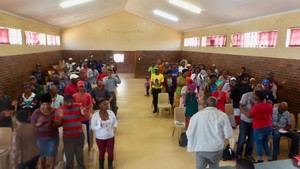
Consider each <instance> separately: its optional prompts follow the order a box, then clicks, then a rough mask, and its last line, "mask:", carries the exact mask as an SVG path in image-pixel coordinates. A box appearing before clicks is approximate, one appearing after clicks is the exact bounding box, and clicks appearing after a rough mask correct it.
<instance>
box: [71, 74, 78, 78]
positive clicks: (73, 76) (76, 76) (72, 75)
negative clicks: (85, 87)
mask: <svg viewBox="0 0 300 169" xmlns="http://www.w3.org/2000/svg"><path fill="white" fill-rule="evenodd" d="M77 78H79V76H78V75H76V74H71V76H70V79H77Z"/></svg>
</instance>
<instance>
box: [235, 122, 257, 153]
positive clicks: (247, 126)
mask: <svg viewBox="0 0 300 169" xmlns="http://www.w3.org/2000/svg"><path fill="white" fill-rule="evenodd" d="M246 136H248V141H247V144H246V149H245V156H252V150H253V146H254V138H253V128H252V123H247V122H245V121H243V120H241V123H240V133H239V139H238V143H237V150H236V153H237V155H239V156H242V152H243V146H244V142H245V140H246Z"/></svg>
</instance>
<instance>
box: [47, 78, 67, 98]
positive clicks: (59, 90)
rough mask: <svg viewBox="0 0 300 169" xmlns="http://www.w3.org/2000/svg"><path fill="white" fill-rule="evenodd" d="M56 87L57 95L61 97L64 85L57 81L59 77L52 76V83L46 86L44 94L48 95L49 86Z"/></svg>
mask: <svg viewBox="0 0 300 169" xmlns="http://www.w3.org/2000/svg"><path fill="white" fill-rule="evenodd" d="M53 85H54V86H56V87H57V89H58V94H60V95H63V94H64V91H65V88H66V85H65V84H64V82H60V81H59V76H58V75H53V82H51V83H50V84H48V85H47V87H46V92H47V93H48V92H49V90H50V87H51V86H53Z"/></svg>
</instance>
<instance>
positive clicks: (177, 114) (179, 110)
mask: <svg viewBox="0 0 300 169" xmlns="http://www.w3.org/2000/svg"><path fill="white" fill-rule="evenodd" d="M184 114H185V107H176V108H175V109H174V128H173V132H172V136H174V133H175V130H176V129H177V131H178V132H177V137H178V139H179V137H180V134H181V133H182V131H183V130H185V116H184Z"/></svg>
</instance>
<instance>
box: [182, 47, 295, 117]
mask: <svg viewBox="0 0 300 169" xmlns="http://www.w3.org/2000/svg"><path fill="white" fill-rule="evenodd" d="M182 58H184V59H187V60H188V62H189V63H194V64H199V63H203V64H205V65H206V66H210V65H211V64H212V63H215V64H216V66H217V68H218V70H219V71H222V70H223V69H227V70H228V71H229V73H230V74H235V73H236V72H239V71H240V69H241V67H243V66H245V67H246V68H247V72H248V73H249V74H250V75H251V76H253V77H254V78H255V79H256V81H257V82H261V80H262V79H264V78H265V74H266V71H269V70H271V71H273V73H274V79H276V80H277V81H281V80H284V79H286V84H285V85H284V88H283V89H282V90H280V91H279V101H286V102H288V104H289V110H290V111H291V112H293V113H300V104H299V101H300V81H299V75H300V60H293V59H278V58H265V57H253V56H238V55H226V54H214V53H201V52H186V51H184V52H182Z"/></svg>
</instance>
